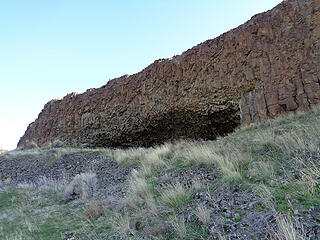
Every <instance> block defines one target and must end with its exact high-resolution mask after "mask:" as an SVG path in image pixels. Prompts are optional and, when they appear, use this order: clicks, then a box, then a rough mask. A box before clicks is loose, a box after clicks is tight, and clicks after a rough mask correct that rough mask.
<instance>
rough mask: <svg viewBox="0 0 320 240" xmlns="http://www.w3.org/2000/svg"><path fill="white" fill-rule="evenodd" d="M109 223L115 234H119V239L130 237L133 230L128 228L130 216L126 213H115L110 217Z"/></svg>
mask: <svg viewBox="0 0 320 240" xmlns="http://www.w3.org/2000/svg"><path fill="white" fill-rule="evenodd" d="M110 225H111V226H112V231H113V232H114V235H115V236H121V239H130V237H129V236H133V235H134V234H135V232H134V231H133V230H132V229H131V228H130V217H129V216H128V214H126V213H125V214H119V213H116V214H115V215H114V216H113V217H112V218H111V219H110Z"/></svg>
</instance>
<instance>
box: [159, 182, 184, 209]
mask: <svg viewBox="0 0 320 240" xmlns="http://www.w3.org/2000/svg"><path fill="white" fill-rule="evenodd" d="M189 200H190V193H189V192H188V191H187V190H186V189H185V188H184V187H183V186H182V185H181V184H180V183H177V184H175V185H172V186H169V187H168V188H167V189H165V190H164V191H163V192H162V194H161V203H162V204H163V205H165V206H167V207H170V208H174V209H179V208H181V207H182V206H184V205H185V204H186V203H188V202H189Z"/></svg>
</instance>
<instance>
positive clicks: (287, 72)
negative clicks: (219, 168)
mask: <svg viewBox="0 0 320 240" xmlns="http://www.w3.org/2000/svg"><path fill="white" fill-rule="evenodd" d="M319 79H320V1H319V0H304V1H300V0H287V1H284V2H283V3H281V4H279V5H278V6H277V7H275V8H274V9H272V10H270V11H268V12H265V13H261V14H258V15H255V16H254V17H252V19H251V20H249V21H248V22H246V23H245V24H243V25H241V26H239V27H238V28H236V29H233V30H231V31H229V32H227V33H225V34H223V35H221V36H220V37H218V38H216V39H213V40H208V41H206V42H204V43H201V44H199V45H197V46H195V47H193V48H192V49H189V50H187V51H186V52H184V53H182V54H181V55H179V56H174V57H173V58H172V59H161V60H157V61H155V62H154V63H153V64H151V65H150V66H148V67H147V68H145V69H144V70H142V71H141V72H139V73H137V74H134V75H130V76H129V75H126V76H122V77H120V78H117V79H113V80H111V81H109V82H108V83H107V84H106V85H104V86H102V87H101V88H98V89H89V90H87V91H86V92H85V93H83V94H74V93H72V94H68V95H67V96H65V97H64V98H63V99H61V100H53V101H50V102H49V103H47V104H46V105H45V107H44V109H43V110H42V112H41V113H40V114H39V116H38V118H37V119H36V121H35V122H34V123H32V124H30V126H29V127H28V129H27V131H26V133H25V135H24V136H23V137H22V138H21V139H20V141H19V143H18V146H19V147H20V146H21V147H22V146H24V145H25V144H26V143H27V142H28V141H35V142H36V143H37V144H38V145H39V146H44V145H46V144H48V143H50V142H52V141H53V140H55V139H60V140H62V141H64V142H65V144H66V145H72V146H79V145H85V146H95V147H97V146H135V145H152V144H155V143H160V142H163V141H166V140H170V139H177V138H180V137H184V138H193V139H197V138H203V139H214V138H215V137H216V136H217V135H223V134H226V133H229V132H231V131H232V130H233V129H234V128H235V127H236V126H238V125H239V124H240V121H241V123H242V124H250V123H252V122H257V121H261V120H264V119H266V118H268V117H275V116H277V115H278V114H280V113H283V112H286V111H297V110H305V109H308V108H310V107H312V106H314V105H318V104H319V103H320V85H319V84H320V80H319Z"/></svg>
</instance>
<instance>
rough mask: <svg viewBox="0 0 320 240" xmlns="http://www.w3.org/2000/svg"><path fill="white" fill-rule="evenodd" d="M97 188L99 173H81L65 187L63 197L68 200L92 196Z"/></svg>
mask: <svg viewBox="0 0 320 240" xmlns="http://www.w3.org/2000/svg"><path fill="white" fill-rule="evenodd" d="M96 189H97V175H96V174H95V173H81V174H78V175H76V176H75V177H74V178H73V180H72V181H71V182H70V183H69V184H68V185H67V186H66V187H65V189H64V191H63V193H62V198H63V200H64V201H66V202H68V201H71V200H74V199H77V198H88V197H92V196H93V194H94V192H95V191H96Z"/></svg>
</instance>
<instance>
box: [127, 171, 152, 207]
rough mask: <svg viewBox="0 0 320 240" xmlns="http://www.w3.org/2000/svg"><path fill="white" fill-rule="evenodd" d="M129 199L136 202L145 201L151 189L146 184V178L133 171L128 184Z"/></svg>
mask: <svg viewBox="0 0 320 240" xmlns="http://www.w3.org/2000/svg"><path fill="white" fill-rule="evenodd" d="M129 188H130V192H129V193H130V198H133V199H134V200H136V201H138V200H140V199H142V200H145V199H146V198H148V196H149V195H150V194H151V188H150V186H149V184H148V183H147V180H146V178H143V177H141V176H140V175H139V172H137V171H136V170H133V173H132V177H131V178H130V182H129Z"/></svg>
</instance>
